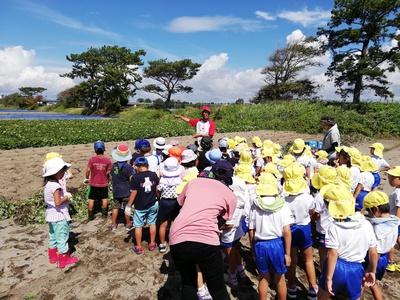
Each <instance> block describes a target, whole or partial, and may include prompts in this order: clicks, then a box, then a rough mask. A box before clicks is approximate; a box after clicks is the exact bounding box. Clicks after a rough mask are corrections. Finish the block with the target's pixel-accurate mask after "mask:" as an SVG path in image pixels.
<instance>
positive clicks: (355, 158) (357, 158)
mask: <svg viewBox="0 0 400 300" xmlns="http://www.w3.org/2000/svg"><path fill="white" fill-rule="evenodd" d="M345 151H346V150H345ZM346 152H347V153H348V154H349V155H350V160H351V164H352V165H355V166H358V167H361V163H362V154H361V152H360V151H359V150H358V149H357V148H354V147H351V148H348V151H346Z"/></svg>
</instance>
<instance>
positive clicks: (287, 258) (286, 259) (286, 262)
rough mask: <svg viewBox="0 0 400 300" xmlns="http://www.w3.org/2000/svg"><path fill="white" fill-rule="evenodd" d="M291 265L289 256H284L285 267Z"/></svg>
mask: <svg viewBox="0 0 400 300" xmlns="http://www.w3.org/2000/svg"><path fill="white" fill-rule="evenodd" d="M291 263H292V258H291V257H290V255H288V254H285V265H286V267H289V266H290V264H291Z"/></svg>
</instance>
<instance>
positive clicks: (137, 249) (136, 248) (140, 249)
mask: <svg viewBox="0 0 400 300" xmlns="http://www.w3.org/2000/svg"><path fill="white" fill-rule="evenodd" d="M132 250H133V252H135V253H136V254H137V255H142V254H143V249H142V247H137V246H132Z"/></svg>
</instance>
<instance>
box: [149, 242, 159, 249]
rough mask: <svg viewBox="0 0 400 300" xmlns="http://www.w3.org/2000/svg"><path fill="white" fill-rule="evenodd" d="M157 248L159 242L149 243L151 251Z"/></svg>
mask: <svg viewBox="0 0 400 300" xmlns="http://www.w3.org/2000/svg"><path fill="white" fill-rule="evenodd" d="M156 249H157V244H156V243H152V244H149V251H153V250H156Z"/></svg>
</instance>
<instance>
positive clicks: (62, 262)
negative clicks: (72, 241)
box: [58, 252, 79, 269]
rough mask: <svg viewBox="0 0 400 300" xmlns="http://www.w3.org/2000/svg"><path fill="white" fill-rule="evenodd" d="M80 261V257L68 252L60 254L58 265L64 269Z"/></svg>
mask: <svg viewBox="0 0 400 300" xmlns="http://www.w3.org/2000/svg"><path fill="white" fill-rule="evenodd" d="M78 261H79V259H78V258H76V257H73V256H71V255H70V254H69V253H68V252H67V253H64V254H61V253H60V254H59V255H58V267H59V268H60V269H64V268H65V267H66V266H68V265H73V264H75V263H77V262H78Z"/></svg>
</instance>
